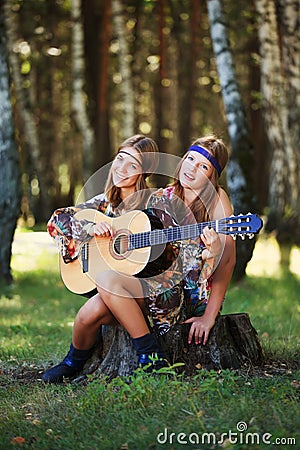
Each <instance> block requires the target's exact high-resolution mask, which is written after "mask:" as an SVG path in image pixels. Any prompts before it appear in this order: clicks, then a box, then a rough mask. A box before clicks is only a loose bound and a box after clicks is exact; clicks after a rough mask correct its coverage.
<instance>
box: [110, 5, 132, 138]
mask: <svg viewBox="0 0 300 450" xmlns="http://www.w3.org/2000/svg"><path fill="white" fill-rule="evenodd" d="M112 14H113V23H114V32H115V35H116V38H117V40H118V43H119V51H118V59H119V71H120V75H121V83H120V91H121V95H120V103H121V104H122V119H123V120H122V122H121V123H122V127H121V131H122V135H121V137H120V141H123V140H124V139H127V138H128V137H129V136H132V135H133V134H134V123H135V120H134V119H135V116H134V103H135V95H134V91H133V83H132V73H131V66H130V52H129V46H128V42H127V32H126V23H125V18H124V11H123V4H122V3H121V1H120V0H112Z"/></svg>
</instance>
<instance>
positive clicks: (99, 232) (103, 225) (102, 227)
mask: <svg viewBox="0 0 300 450" xmlns="http://www.w3.org/2000/svg"><path fill="white" fill-rule="evenodd" d="M89 234H90V236H95V235H96V236H99V237H109V236H111V235H112V234H113V230H112V227H111V226H110V225H109V223H107V222H98V223H96V224H94V225H92V226H91V228H90V230H89Z"/></svg>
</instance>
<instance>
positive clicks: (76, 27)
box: [71, 0, 95, 181]
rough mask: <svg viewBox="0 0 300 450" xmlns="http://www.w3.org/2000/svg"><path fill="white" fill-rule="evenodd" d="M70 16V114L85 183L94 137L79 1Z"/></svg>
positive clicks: (73, 3) (91, 158)
mask: <svg viewBox="0 0 300 450" xmlns="http://www.w3.org/2000/svg"><path fill="white" fill-rule="evenodd" d="M71 15H72V20H73V29H72V66H73V91H72V113H73V115H74V119H75V122H76V125H77V127H78V129H79V131H80V133H81V136H82V141H83V179H84V181H86V180H87V179H88V178H89V177H90V176H91V174H92V172H93V154H94V149H95V136H94V131H93V129H92V127H91V124H90V121H89V118H88V114H87V107H86V105H87V101H86V100H87V96H86V93H85V91H84V84H85V61H84V33H83V25H82V13H81V0H72V2H71Z"/></svg>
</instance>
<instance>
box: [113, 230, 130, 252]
mask: <svg viewBox="0 0 300 450" xmlns="http://www.w3.org/2000/svg"><path fill="white" fill-rule="evenodd" d="M113 249H114V253H115V255H116V256H120V257H122V256H124V255H126V253H127V252H128V236H127V235H126V234H120V235H119V236H117V237H116V238H115V239H114V243H113Z"/></svg>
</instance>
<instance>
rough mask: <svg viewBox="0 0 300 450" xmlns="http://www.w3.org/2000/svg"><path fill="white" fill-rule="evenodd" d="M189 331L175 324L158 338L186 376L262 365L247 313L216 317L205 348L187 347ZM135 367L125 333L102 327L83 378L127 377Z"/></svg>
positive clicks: (169, 358)
mask: <svg viewBox="0 0 300 450" xmlns="http://www.w3.org/2000/svg"><path fill="white" fill-rule="evenodd" d="M189 329H190V324H178V325H175V326H173V327H172V328H171V330H170V331H169V332H168V333H166V334H165V335H163V336H160V337H159V338H158V340H159V342H160V344H161V346H162V348H163V349H164V351H165V353H166V355H167V358H168V361H169V363H170V364H171V365H172V364H174V363H178V362H181V363H184V366H183V369H182V370H183V371H184V372H185V373H186V374H187V375H193V374H195V373H196V372H197V370H199V369H201V368H203V369H207V370H212V369H213V370H220V369H239V368H241V367H243V366H247V365H248V366H259V365H261V364H262V363H263V360H264V356H263V350H262V347H261V345H260V342H259V339H258V336H257V332H256V330H255V329H254V327H253V326H252V324H251V322H250V319H249V316H248V314H247V313H240V314H224V315H220V316H218V317H217V319H216V323H215V325H214V327H213V328H212V329H211V331H210V335H209V339H208V342H207V344H206V345H205V346H203V345H196V344H194V343H192V344H190V345H188V344H187V338H188V333H189ZM136 366H137V356H136V353H135V351H134V349H133V346H132V343H131V339H130V336H129V335H128V333H127V332H126V331H125V330H124V329H123V328H122V327H120V326H118V327H110V326H103V327H102V330H101V332H100V333H99V341H98V344H97V345H96V348H95V352H94V354H93V356H92V358H91V359H90V360H89V361H88V362H87V364H86V365H85V368H84V374H87V373H92V372H96V374H97V373H99V375H106V376H108V377H109V378H113V377H116V376H125V375H129V374H130V373H132V371H133V370H134V369H135V368H136Z"/></svg>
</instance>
